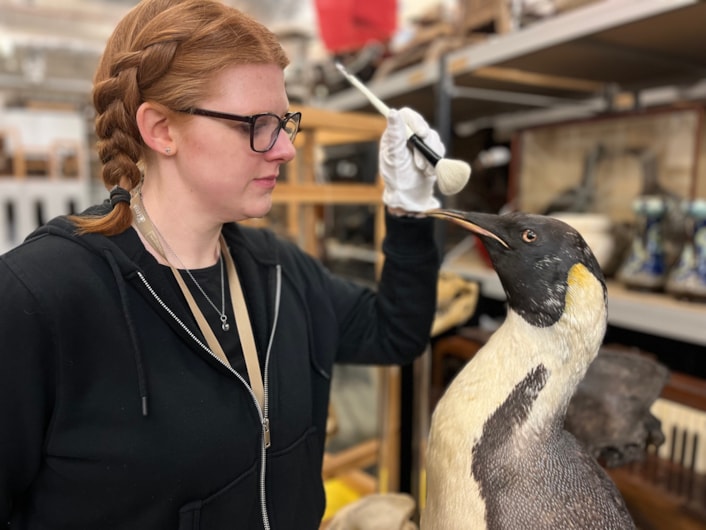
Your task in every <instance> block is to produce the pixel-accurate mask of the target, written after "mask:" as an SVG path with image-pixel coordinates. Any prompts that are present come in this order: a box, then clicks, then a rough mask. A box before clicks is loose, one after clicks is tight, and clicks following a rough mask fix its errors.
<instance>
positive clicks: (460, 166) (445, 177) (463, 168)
mask: <svg viewBox="0 0 706 530" xmlns="http://www.w3.org/2000/svg"><path fill="white" fill-rule="evenodd" d="M336 68H338V70H339V71H340V72H341V73H342V74H343V76H344V77H345V78H346V79H347V80H348V81H349V82H350V84H351V85H353V86H354V87H355V88H357V89H358V90H360V91H361V92H362V93H363V95H364V96H365V97H366V98H368V101H370V103H371V104H372V106H373V107H375V108H376V109H377V111H378V112H379V113H380V114H382V115H383V116H385V117H386V118H387V115H388V113H389V112H390V108H389V107H388V106H387V105H385V103H383V102H382V100H381V99H380V98H379V97H377V96H376V95H375V94H373V93H372V92H371V91H370V89H369V88H368V87H366V86H365V85H364V84H363V83H362V82H361V81H360V79H358V78H357V77H355V76H354V75H353V74H350V73H348V71H347V70H346V68H345V67H344V66H343V65H342V64H341V63H336ZM407 142H408V143H409V144H410V145H411V146H413V147H414V148H415V149H416V150H417V151H419V152H420V153H421V154H422V155H423V156H424V158H426V159H427V160H428V161H429V163H430V164H431V165H432V166H434V170H435V172H436V179H437V183H438V184H439V190H440V191H441V193H443V194H444V195H453V194H455V193H458V192H459V191H461V190H462V189H463V187H464V186H465V185H466V183H467V182H468V179H469V178H470V177H471V166H470V164H468V163H466V162H464V161H463V160H454V159H450V158H442V157H440V156H439V154H438V153H436V152H435V151H434V150H433V149H432V148H431V147H429V146H428V145H427V144H426V143H425V142H424V140H422V139H421V138H420V137H419V136H417V135H416V134H414V131H412V129H410V128H409V127H407Z"/></svg>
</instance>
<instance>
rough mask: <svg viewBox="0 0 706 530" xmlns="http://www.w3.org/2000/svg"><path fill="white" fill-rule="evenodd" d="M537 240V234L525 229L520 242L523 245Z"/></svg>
mask: <svg viewBox="0 0 706 530" xmlns="http://www.w3.org/2000/svg"><path fill="white" fill-rule="evenodd" d="M536 240H537V233H536V232H535V231H534V230H531V229H529V228H528V229H527V230H525V231H524V232H522V241H524V242H525V243H534V242H535V241H536Z"/></svg>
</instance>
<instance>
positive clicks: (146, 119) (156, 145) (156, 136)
mask: <svg viewBox="0 0 706 530" xmlns="http://www.w3.org/2000/svg"><path fill="white" fill-rule="evenodd" d="M137 128H138V129H139V130H140V134H141V135H142V139H143V141H144V142H145V144H146V145H147V146H148V147H149V148H150V149H152V150H153V151H156V152H157V153H159V154H164V155H167V156H171V155H173V154H174V153H175V152H176V145H175V142H174V138H173V137H172V134H171V131H170V129H169V120H168V118H167V115H166V114H165V112H164V110H163V109H162V108H161V107H159V106H157V105H154V104H152V103H149V102H145V103H143V104H142V105H140V106H139V108H138V109H137Z"/></svg>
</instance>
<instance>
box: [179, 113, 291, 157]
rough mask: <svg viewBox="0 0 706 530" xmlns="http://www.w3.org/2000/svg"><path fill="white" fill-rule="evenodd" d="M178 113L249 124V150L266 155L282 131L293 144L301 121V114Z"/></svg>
mask: <svg viewBox="0 0 706 530" xmlns="http://www.w3.org/2000/svg"><path fill="white" fill-rule="evenodd" d="M179 112H183V113H186V114H194V115H197V116H206V117H208V118H219V119H222V120H231V121H239V122H243V123H248V124H250V149H252V150H253V151H255V152H256V153H266V152H267V151H269V150H270V149H272V148H273V147H274V145H275V142H276V141H277V137H278V136H279V132H280V131H284V132H285V133H286V134H287V136H288V137H289V139H290V140H291V141H292V142H293V141H294V139H295V138H296V137H297V133H298V132H299V124H300V123H301V120H302V113H301V112H288V113H287V114H285V115H284V116H283V117H280V116H277V114H273V113H271V112H263V113H261V114H253V115H252V116H238V115H237V114H227V113H225V112H216V111H215V110H205V109H199V108H191V109H183V110H180V111H179Z"/></svg>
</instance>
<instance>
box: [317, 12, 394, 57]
mask: <svg viewBox="0 0 706 530" xmlns="http://www.w3.org/2000/svg"><path fill="white" fill-rule="evenodd" d="M316 12H317V15H318V20H319V35H320V37H321V40H322V41H323V43H324V45H325V46H326V49H328V50H329V51H330V52H332V53H345V52H351V51H355V50H359V49H360V48H362V47H364V46H365V45H366V44H369V43H371V42H382V43H386V42H387V41H389V40H390V37H392V35H393V34H394V32H395V30H396V29H397V0H316Z"/></svg>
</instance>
